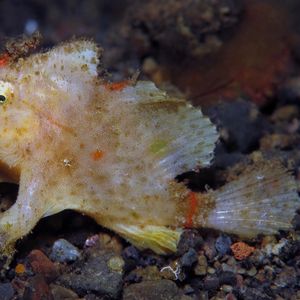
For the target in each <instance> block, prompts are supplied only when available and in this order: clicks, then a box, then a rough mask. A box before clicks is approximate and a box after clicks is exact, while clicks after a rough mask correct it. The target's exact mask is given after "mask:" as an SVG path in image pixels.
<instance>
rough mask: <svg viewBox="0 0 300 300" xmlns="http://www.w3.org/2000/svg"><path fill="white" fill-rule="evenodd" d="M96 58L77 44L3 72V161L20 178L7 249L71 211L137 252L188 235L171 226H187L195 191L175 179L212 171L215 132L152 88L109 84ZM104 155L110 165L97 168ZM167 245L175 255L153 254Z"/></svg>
mask: <svg viewBox="0 0 300 300" xmlns="http://www.w3.org/2000/svg"><path fill="white" fill-rule="evenodd" d="M98 56H99V49H98V48H97V47H96V45H95V44H94V43H92V42H89V41H75V42H72V43H67V44H64V45H61V46H58V47H56V48H54V49H53V50H52V51H50V52H47V53H44V54H37V55H33V56H31V57H29V58H27V59H25V60H23V59H20V60H19V61H18V63H16V64H13V65H10V66H8V67H3V68H2V69H0V80H1V82H2V84H3V85H4V87H5V88H8V92H7V91H5V92H6V94H7V102H6V103H5V104H2V105H1V106H0V116H1V119H0V129H1V132H0V159H1V161H2V162H3V163H5V165H6V166H7V168H6V169H8V170H10V171H11V172H10V173H13V174H15V175H19V176H20V188H19V195H18V198H17V201H16V203H15V204H14V205H13V207H12V208H10V209H9V210H7V211H6V212H5V213H4V214H3V215H2V216H1V218H0V243H1V246H2V249H5V248H7V247H8V245H10V244H13V243H14V241H15V240H17V239H18V238H20V237H22V236H24V235H26V234H27V233H28V232H29V231H30V230H31V229H32V228H33V227H34V225H35V224H36V223H37V222H38V220H39V219H41V218H42V217H44V216H48V215H52V214H54V213H57V212H60V211H62V210H64V209H74V210H77V211H80V212H82V213H85V214H87V215H89V216H91V217H93V218H94V219H95V220H96V221H97V222H98V223H99V224H101V225H103V226H106V227H108V228H111V229H114V230H116V231H118V232H120V233H121V234H122V235H124V236H125V237H127V238H129V239H131V240H132V241H134V242H135V243H136V244H137V245H138V246H141V247H150V248H152V249H154V250H155V251H157V252H165V250H167V249H169V250H170V248H172V249H173V250H174V245H175V247H176V242H177V241H178V238H179V235H180V234H179V233H177V232H176V231H174V232H175V233H173V231H172V230H169V231H168V230H167V228H166V226H168V227H171V228H172V229H176V228H178V227H182V226H183V223H184V222H185V214H186V209H185V206H186V205H187V204H186V201H185V199H186V197H187V194H188V190H187V189H186V188H185V187H184V186H183V185H182V184H179V183H176V182H175V181H174V180H173V179H174V178H175V176H176V175H177V174H180V173H182V172H183V171H187V170H190V169H192V168H193V167H195V166H196V165H197V164H198V165H200V166H207V165H209V163H210V161H211V158H212V153H213V149H214V145H215V142H216V140H217V138H218V136H217V132H216V129H215V127H214V126H213V125H212V124H211V122H210V121H209V120H208V119H207V118H205V117H203V115H202V113H201V111H200V110H198V109H195V108H193V107H192V106H191V105H190V104H188V103H187V102H185V101H184V100H180V99H175V98H171V97H169V96H167V95H166V94H165V93H164V92H162V91H159V90H158V89H157V88H156V87H155V86H154V84H152V83H151V82H137V83H136V84H134V85H128V86H126V87H124V88H123V89H120V90H113V89H111V88H110V86H109V85H108V84H104V83H101V82H100V81H99V79H98V78H97V64H98ZM2 89H3V87H2ZM96 151H100V153H103V157H101V158H99V159H93V153H95V152H96ZM147 226H148V227H147ZM137 231H138V232H139V233H137ZM136 235H138V237H136ZM140 235H142V236H144V238H142V237H140ZM153 236H155V238H154V237H153ZM165 236H166V238H165ZM160 239H161V240H162V241H163V243H165V244H168V241H167V239H171V240H172V241H171V242H170V244H172V246H170V247H169V246H166V247H164V246H162V247H160V246H156V245H153V244H155V243H156V240H160ZM147 240H149V241H150V242H149V241H147ZM165 248H166V249H165Z"/></svg>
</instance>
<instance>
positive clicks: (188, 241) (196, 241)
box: [177, 230, 203, 255]
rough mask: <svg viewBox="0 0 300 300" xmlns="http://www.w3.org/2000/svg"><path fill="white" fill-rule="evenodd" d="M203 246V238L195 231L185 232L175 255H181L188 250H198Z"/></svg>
mask: <svg viewBox="0 0 300 300" xmlns="http://www.w3.org/2000/svg"><path fill="white" fill-rule="evenodd" d="M202 245H203V238H202V237H201V236H200V235H199V233H198V232H197V231H196V230H185V231H184V232H183V233H182V235H181V237H180V241H179V243H178V246H177V254H178V255H183V254H184V253H186V252H187V251H188V250H189V249H190V248H194V249H195V250H198V249H199V248H200V247H201V246H202Z"/></svg>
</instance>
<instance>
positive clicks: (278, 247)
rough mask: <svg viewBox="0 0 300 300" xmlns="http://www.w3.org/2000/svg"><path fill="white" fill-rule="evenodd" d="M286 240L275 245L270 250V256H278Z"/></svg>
mask: <svg viewBox="0 0 300 300" xmlns="http://www.w3.org/2000/svg"><path fill="white" fill-rule="evenodd" d="M287 242H288V240H287V239H281V240H280V241H279V242H278V243H277V244H275V245H274V246H273V248H272V254H273V255H279V253H280V252H281V250H282V249H283V248H284V246H285V245H286V244H287Z"/></svg>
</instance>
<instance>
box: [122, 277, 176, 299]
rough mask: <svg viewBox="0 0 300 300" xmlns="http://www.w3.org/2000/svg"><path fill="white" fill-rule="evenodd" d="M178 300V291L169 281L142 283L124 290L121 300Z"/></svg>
mask: <svg viewBox="0 0 300 300" xmlns="http://www.w3.org/2000/svg"><path fill="white" fill-rule="evenodd" d="M150 299H153V300H154V299H155V300H179V299H180V296H179V291H178V287H177V286H176V284H175V283H174V282H173V281H171V280H166V279H164V280H158V281H143V282H141V283H136V284H131V285H129V286H128V287H126V288H125V289H124V293H123V300H150Z"/></svg>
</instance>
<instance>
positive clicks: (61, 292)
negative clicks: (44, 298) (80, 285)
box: [50, 284, 79, 300]
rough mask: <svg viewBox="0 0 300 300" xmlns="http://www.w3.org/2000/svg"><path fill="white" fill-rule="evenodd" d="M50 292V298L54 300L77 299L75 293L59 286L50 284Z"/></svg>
mask: <svg viewBox="0 0 300 300" xmlns="http://www.w3.org/2000/svg"><path fill="white" fill-rule="evenodd" d="M50 290H51V294H52V297H53V299H55V300H64V299H68V300H71V299H78V298H79V297H78V295H77V294H76V293H75V292H73V291H72V290H70V289H67V288H65V287H63V286H60V285H56V284H50Z"/></svg>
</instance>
